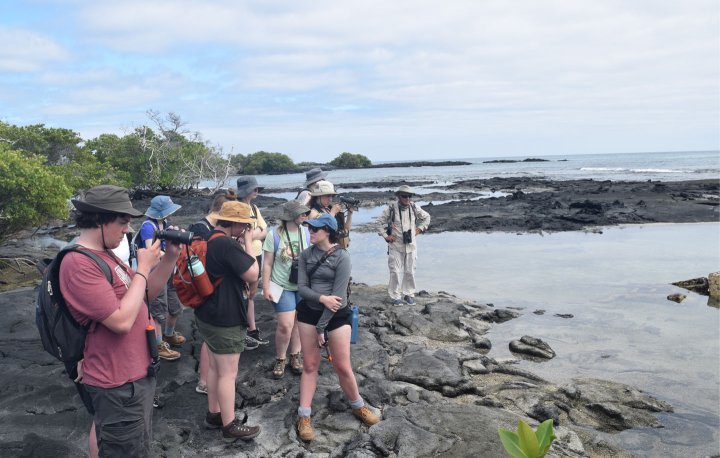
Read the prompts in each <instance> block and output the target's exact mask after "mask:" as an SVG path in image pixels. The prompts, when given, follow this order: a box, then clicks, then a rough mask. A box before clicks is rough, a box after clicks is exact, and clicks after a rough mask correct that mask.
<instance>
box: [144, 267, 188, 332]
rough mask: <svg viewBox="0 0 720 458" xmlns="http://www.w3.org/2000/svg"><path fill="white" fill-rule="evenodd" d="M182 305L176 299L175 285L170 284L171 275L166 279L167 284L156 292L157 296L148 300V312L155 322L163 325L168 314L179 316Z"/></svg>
mask: <svg viewBox="0 0 720 458" xmlns="http://www.w3.org/2000/svg"><path fill="white" fill-rule="evenodd" d="M182 310H183V306H182V304H181V303H180V299H178V295H177V293H176V292H175V287H174V286H173V284H172V277H171V279H170V280H169V281H168V284H167V285H166V286H165V288H163V290H162V291H161V292H160V294H158V296H157V297H156V298H155V299H153V300H152V301H150V314H151V315H152V317H153V318H154V319H155V321H156V322H158V323H159V324H161V325H163V326H165V322H166V321H167V317H168V316H180V314H181V313H182Z"/></svg>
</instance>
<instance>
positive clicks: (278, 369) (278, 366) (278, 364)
mask: <svg viewBox="0 0 720 458" xmlns="http://www.w3.org/2000/svg"><path fill="white" fill-rule="evenodd" d="M272 373H273V377H275V378H283V376H284V375H285V360H284V359H280V358H277V359H276V360H275V365H274V366H273V370H272Z"/></svg>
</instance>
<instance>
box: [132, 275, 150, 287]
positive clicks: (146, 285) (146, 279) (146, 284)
mask: <svg viewBox="0 0 720 458" xmlns="http://www.w3.org/2000/svg"><path fill="white" fill-rule="evenodd" d="M135 275H140V276H141V277H142V278H144V279H145V289H147V287H148V278H147V277H146V276H145V274H141V273H140V272H135Z"/></svg>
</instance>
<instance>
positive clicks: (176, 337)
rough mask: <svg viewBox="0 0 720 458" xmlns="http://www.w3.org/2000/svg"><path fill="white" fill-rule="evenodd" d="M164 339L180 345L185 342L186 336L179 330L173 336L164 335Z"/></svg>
mask: <svg viewBox="0 0 720 458" xmlns="http://www.w3.org/2000/svg"><path fill="white" fill-rule="evenodd" d="M162 340H163V341H165V342H167V343H169V344H170V345H177V346H180V345H182V344H184V343H185V337H183V335H182V334H180V333H179V332H173V334H172V335H171V336H166V335H163V339H162Z"/></svg>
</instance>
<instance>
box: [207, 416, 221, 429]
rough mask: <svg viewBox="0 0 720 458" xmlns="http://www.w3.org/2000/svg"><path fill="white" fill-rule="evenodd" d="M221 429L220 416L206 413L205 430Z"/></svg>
mask: <svg viewBox="0 0 720 458" xmlns="http://www.w3.org/2000/svg"><path fill="white" fill-rule="evenodd" d="M222 427H223V424H222V415H220V412H208V413H206V414H205V428H207V429H219V428H222Z"/></svg>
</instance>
